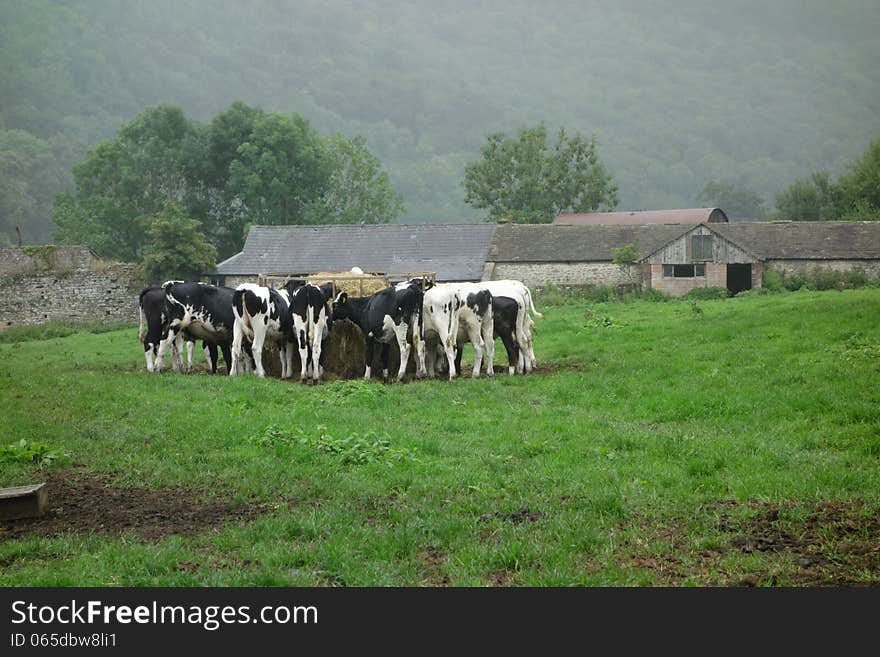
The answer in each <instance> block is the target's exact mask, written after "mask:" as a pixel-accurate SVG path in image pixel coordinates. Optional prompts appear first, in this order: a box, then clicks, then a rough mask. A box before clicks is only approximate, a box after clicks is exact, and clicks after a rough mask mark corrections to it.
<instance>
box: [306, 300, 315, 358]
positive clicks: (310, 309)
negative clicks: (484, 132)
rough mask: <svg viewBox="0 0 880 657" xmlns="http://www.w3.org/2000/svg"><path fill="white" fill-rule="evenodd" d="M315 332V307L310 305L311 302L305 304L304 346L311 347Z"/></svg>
mask: <svg viewBox="0 0 880 657" xmlns="http://www.w3.org/2000/svg"><path fill="white" fill-rule="evenodd" d="M314 332H315V307H314V306H313V305H312V304H311V300H309V303H307V304H306V344H307V345H309V347H311V346H312V344H313V342H312V341H313V340H314V339H315V336H314Z"/></svg>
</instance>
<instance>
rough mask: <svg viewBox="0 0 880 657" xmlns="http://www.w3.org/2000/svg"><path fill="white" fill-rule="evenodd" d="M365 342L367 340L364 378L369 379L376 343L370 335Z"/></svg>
mask: <svg viewBox="0 0 880 657" xmlns="http://www.w3.org/2000/svg"><path fill="white" fill-rule="evenodd" d="M364 342H365V345H364V380H365V381H369V380H370V374H371V371H372V365H373V344H374V341H373V338H372V337H370V336H369V335H368V336H367V337H366V340H365V341H364Z"/></svg>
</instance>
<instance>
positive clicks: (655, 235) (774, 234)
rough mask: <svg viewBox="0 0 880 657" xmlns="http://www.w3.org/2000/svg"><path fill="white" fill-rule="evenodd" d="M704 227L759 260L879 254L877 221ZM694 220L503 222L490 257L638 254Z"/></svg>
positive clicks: (587, 258)
mask: <svg viewBox="0 0 880 657" xmlns="http://www.w3.org/2000/svg"><path fill="white" fill-rule="evenodd" d="M707 227H708V228H709V229H710V230H712V231H714V232H715V233H717V234H718V235H720V236H721V237H723V238H725V239H727V240H729V241H731V242H733V243H734V244H736V245H737V246H739V247H740V248H742V249H744V250H746V251H747V252H749V253H751V254H753V255H754V256H756V257H757V258H758V259H760V260H786V259H789V260H799V259H803V260H822V259H824V260H837V259H842V260H860V259H868V260H874V259H880V221H792V222H766V221H765V222H735V223H729V224H728V223H712V224H707ZM694 228H695V226H694V225H693V224H649V225H643V226H635V225H626V224H622V225H610V224H602V225H595V226H592V225H585V226H575V225H571V226H568V225H560V224H506V225H502V226H499V227H498V228H497V229H496V231H495V238H494V239H493V240H492V246H491V247H490V249H489V260H490V261H493V262H610V261H611V260H612V258H613V252H612V249H615V248H620V247H622V246H626V245H627V244H631V243H636V244H637V245H638V253H639V258H640V259H641V258H646V257H647V256H649V255H650V254H652V253H654V252H655V251H657V250H659V249H661V248H662V247H664V246H666V245H667V244H669V243H670V242H672V241H674V240H676V239H678V238H679V237H681V236H682V235H684V234H685V233H687V232H689V231H691V230H693V229H694Z"/></svg>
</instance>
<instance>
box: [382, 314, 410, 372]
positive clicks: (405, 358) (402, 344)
mask: <svg viewBox="0 0 880 657" xmlns="http://www.w3.org/2000/svg"><path fill="white" fill-rule="evenodd" d="M408 332H409V325H408V324H407V323H406V322H400V324H398V325H397V326H395V327H394V333H395V335H396V336H397V346H398V348H399V349H400V367H399V368H398V370H397V380H398V381H399V382H402V381H403V377H404V375H406V366H407V365H409V352H410V349H411V348H412V344H411V343H410V342H409V341H407V339H406V334H407V333H408ZM386 367H387V365H386Z"/></svg>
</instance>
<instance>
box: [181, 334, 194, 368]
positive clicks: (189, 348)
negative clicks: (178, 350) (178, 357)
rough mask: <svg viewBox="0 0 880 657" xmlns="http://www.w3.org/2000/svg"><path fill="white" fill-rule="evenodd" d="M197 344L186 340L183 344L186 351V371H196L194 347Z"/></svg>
mask: <svg viewBox="0 0 880 657" xmlns="http://www.w3.org/2000/svg"><path fill="white" fill-rule="evenodd" d="M195 344H196V343H195V342H193V341H192V340H185V341H184V343H183V351H184V354H183V355H184V356H185V358H184V362H185V363H186V371H187V372H192V371H193V370H195V363H193V347H195Z"/></svg>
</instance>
